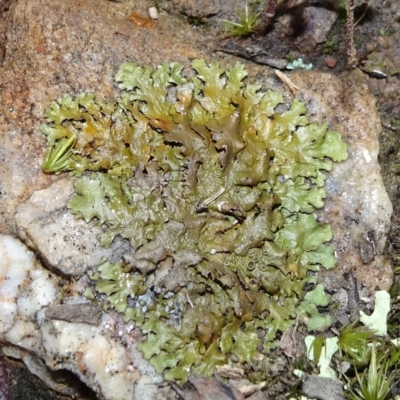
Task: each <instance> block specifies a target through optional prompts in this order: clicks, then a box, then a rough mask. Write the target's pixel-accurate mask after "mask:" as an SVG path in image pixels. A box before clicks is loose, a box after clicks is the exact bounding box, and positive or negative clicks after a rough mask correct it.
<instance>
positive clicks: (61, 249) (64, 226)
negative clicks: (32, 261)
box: [15, 179, 130, 276]
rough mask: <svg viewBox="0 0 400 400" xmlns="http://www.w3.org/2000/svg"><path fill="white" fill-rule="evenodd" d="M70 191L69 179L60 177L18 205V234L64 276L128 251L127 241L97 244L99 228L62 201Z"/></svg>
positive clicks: (83, 270) (46, 263)
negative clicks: (78, 216) (72, 211)
mask: <svg viewBox="0 0 400 400" xmlns="http://www.w3.org/2000/svg"><path fill="white" fill-rule="evenodd" d="M72 192H73V186H72V179H63V180H60V181H58V182H56V183H54V184H53V185H51V186H50V187H49V188H47V189H43V190H39V191H36V192H34V194H33V195H32V196H31V198H30V199H29V200H28V201H26V202H25V203H23V204H21V205H20V206H19V207H18V208H17V212H16V214H15V222H16V224H17V227H18V235H19V237H20V238H22V239H23V241H24V242H25V243H27V244H29V245H30V246H31V247H32V248H34V249H35V250H36V252H37V253H38V254H39V255H40V257H41V259H42V260H43V261H44V263H45V265H46V266H47V267H49V268H50V269H56V270H57V271H58V272H59V273H61V274H62V275H65V276H69V275H78V276H79V275H81V274H83V273H84V272H85V271H86V270H87V269H90V268H93V267H95V266H97V265H99V264H100V262H101V260H102V259H103V258H111V259H113V258H114V259H115V260H118V259H119V257H118V255H119V256H121V255H122V254H124V253H126V252H129V250H130V245H129V243H128V242H127V241H124V240H122V239H117V240H115V241H114V242H113V244H112V245H111V246H110V247H109V248H108V249H105V248H102V247H99V245H98V241H97V236H98V235H99V234H100V233H101V228H100V227H97V226H92V227H91V228H90V229H89V230H88V225H87V224H86V223H85V222H84V221H82V220H81V221H76V219H75V217H74V216H73V215H72V214H71V213H70V212H69V211H68V210H67V208H66V206H65V204H66V202H67V200H68V198H69V196H70V195H71V193H72Z"/></svg>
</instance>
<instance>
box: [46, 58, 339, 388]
mask: <svg viewBox="0 0 400 400" xmlns="http://www.w3.org/2000/svg"><path fill="white" fill-rule="evenodd" d="M192 68H193V69H194V73H192V75H194V76H193V77H192V78H186V77H185V76H184V75H183V73H182V70H183V67H182V65H180V64H178V63H171V64H163V65H161V66H159V67H157V68H156V69H153V68H150V67H143V66H138V65H137V64H134V63H124V64H122V65H121V66H120V68H119V70H118V72H117V74H116V76H115V80H116V82H118V84H119V88H120V89H121V90H122V94H121V96H120V97H119V98H117V99H116V100H115V101H111V102H105V101H100V100H98V99H96V98H95V96H94V95H92V94H80V95H78V96H76V97H75V98H72V97H70V96H68V95H65V96H63V97H62V98H61V99H59V100H57V101H54V102H53V103H52V104H51V105H50V107H49V108H48V110H47V111H46V116H47V118H48V123H47V124H46V125H44V126H43V128H42V130H43V132H44V133H45V134H46V135H47V137H48V149H47V152H46V155H45V160H44V163H43V167H44V169H45V171H47V172H57V173H59V172H61V171H71V173H72V174H74V175H77V176H78V179H77V181H76V182H75V194H74V195H73V196H72V197H71V198H70V200H69V201H68V204H67V206H68V208H69V209H70V210H71V212H72V213H73V214H74V215H75V216H76V217H78V218H83V219H84V220H85V221H86V222H90V221H92V222H95V223H97V224H98V225H100V226H102V228H103V231H102V233H101V235H100V237H99V240H100V243H101V245H102V246H105V247H108V246H110V245H111V243H112V242H113V240H114V239H115V237H116V236H121V237H123V238H126V239H128V240H129V242H130V244H131V248H132V251H131V252H130V253H129V254H125V255H124V257H123V259H121V260H120V262H118V263H112V262H110V261H109V260H108V261H105V262H104V263H103V264H101V265H100V266H99V267H98V269H97V270H95V271H90V272H89V277H90V279H91V280H92V282H93V290H94V295H95V297H96V298H97V300H99V301H103V302H105V303H106V305H107V306H109V307H114V308H115V309H116V310H117V311H119V312H121V313H123V314H124V319H125V321H128V320H130V319H133V320H134V321H135V322H136V324H137V326H139V327H140V329H141V331H142V333H143V334H146V335H147V338H146V340H145V341H144V342H142V343H140V344H139V348H140V349H141V351H142V352H143V354H144V356H145V357H146V358H147V359H149V360H150V363H151V364H152V365H153V366H154V367H155V369H156V371H157V372H158V373H160V374H163V375H164V377H165V378H166V379H170V380H178V381H185V380H186V379H187V377H188V376H189V375H190V373H191V372H197V373H199V374H201V375H205V376H209V375H211V374H212V373H213V372H214V370H215V367H216V366H217V365H220V364H225V363H227V361H228V360H230V362H231V363H237V364H240V365H241V366H244V367H245V368H246V369H247V371H248V375H249V377H250V378H251V379H253V380H260V379H262V378H263V374H264V373H265V372H264V371H265V365H266V363H268V357H265V355H267V354H268V351H270V349H271V348H274V347H276V345H277V339H276V334H277V333H278V332H284V331H285V330H287V329H288V328H289V327H290V326H291V325H293V324H294V322H295V321H296V319H297V318H300V319H301V320H302V321H304V322H305V323H306V325H307V327H308V329H310V330H316V329H322V328H323V327H327V326H329V324H330V318H329V315H323V314H320V313H319V311H318V306H326V305H327V304H329V296H327V295H326V294H325V293H324V290H323V287H322V286H321V285H316V283H317V275H316V271H318V269H319V268H320V266H323V267H324V268H332V267H334V265H335V257H334V248H333V245H331V244H329V243H327V242H329V241H330V240H331V238H332V232H331V229H330V227H329V226H328V225H326V224H321V223H319V222H318V220H317V218H316V214H315V210H316V209H317V208H321V207H323V204H324V201H323V199H324V197H325V190H324V183H325V179H326V176H325V172H326V171H330V170H331V168H332V165H333V162H340V161H343V160H345V159H346V158H347V146H346V144H345V143H344V142H343V141H342V140H341V136H340V134H339V133H337V132H334V131H330V130H329V129H328V127H327V125H325V124H322V125H318V124H315V123H310V121H309V119H308V117H307V116H306V107H305V105H304V104H303V103H301V102H299V101H298V100H296V99H295V100H294V101H293V102H292V104H291V106H290V107H289V108H288V109H287V110H286V111H283V112H281V113H277V112H276V107H277V106H278V105H279V104H281V103H283V100H284V99H283V96H282V95H281V94H280V93H278V92H275V91H271V90H269V91H266V92H265V91H263V90H261V87H260V86H259V85H257V84H250V83H245V82H244V80H245V78H246V76H247V72H246V71H245V69H244V67H243V65H242V64H240V63H237V64H235V65H234V66H232V67H231V68H230V69H228V70H224V69H222V68H221V67H220V65H219V64H218V63H211V64H206V63H205V62H204V61H203V60H194V61H193V63H192ZM305 287H307V288H311V289H310V290H308V291H307V292H305Z"/></svg>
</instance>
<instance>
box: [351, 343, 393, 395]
mask: <svg viewBox="0 0 400 400" xmlns="http://www.w3.org/2000/svg"><path fill="white" fill-rule="evenodd" d="M376 346H377V345H376V343H373V344H372V345H371V348H370V352H371V357H370V360H369V364H368V368H367V370H366V371H364V372H363V373H359V372H358V371H357V369H356V370H355V373H356V378H357V383H356V385H354V386H352V387H351V388H350V390H349V394H350V399H351V400H385V399H386V397H387V396H388V394H389V392H390V387H391V384H392V381H393V379H394V373H391V374H389V375H388V370H389V363H388V358H387V357H386V356H385V355H382V356H378V355H377V349H376Z"/></svg>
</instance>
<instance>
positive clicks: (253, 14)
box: [221, 3, 261, 37]
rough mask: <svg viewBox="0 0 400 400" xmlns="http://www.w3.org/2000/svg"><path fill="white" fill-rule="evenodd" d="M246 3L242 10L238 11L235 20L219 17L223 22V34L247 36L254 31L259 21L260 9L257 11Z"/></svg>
mask: <svg viewBox="0 0 400 400" xmlns="http://www.w3.org/2000/svg"><path fill="white" fill-rule="evenodd" d="M250 7H251V8H250V9H249V4H248V3H246V7H245V9H244V12H239V13H238V20H237V21H228V20H226V19H221V21H222V22H223V23H224V24H223V30H224V31H225V34H226V35H228V36H231V37H239V36H248V35H251V34H252V33H253V32H255V31H256V29H257V27H258V24H259V22H260V15H261V11H258V10H256V9H255V8H254V6H250Z"/></svg>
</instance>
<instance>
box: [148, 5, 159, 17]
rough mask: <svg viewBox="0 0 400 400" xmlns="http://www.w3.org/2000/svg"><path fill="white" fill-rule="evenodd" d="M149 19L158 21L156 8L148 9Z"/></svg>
mask: <svg viewBox="0 0 400 400" xmlns="http://www.w3.org/2000/svg"><path fill="white" fill-rule="evenodd" d="M149 17H150V18H151V19H158V11H157V8H156V7H150V8H149Z"/></svg>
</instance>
